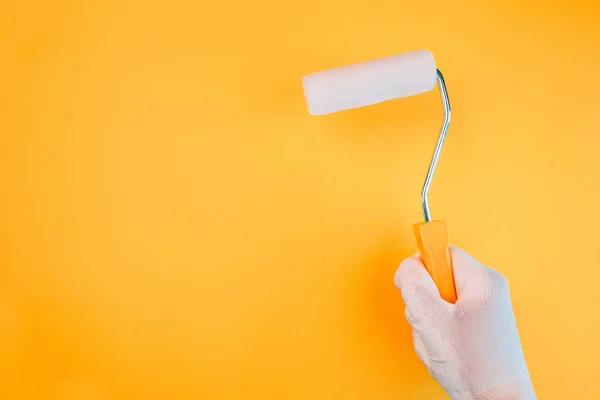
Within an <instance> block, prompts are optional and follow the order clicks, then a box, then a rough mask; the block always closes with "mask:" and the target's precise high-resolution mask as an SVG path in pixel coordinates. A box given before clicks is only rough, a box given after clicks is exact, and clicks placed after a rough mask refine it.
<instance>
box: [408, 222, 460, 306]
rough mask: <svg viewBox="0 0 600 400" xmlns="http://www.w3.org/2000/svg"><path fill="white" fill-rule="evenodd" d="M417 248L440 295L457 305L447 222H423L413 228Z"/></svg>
mask: <svg viewBox="0 0 600 400" xmlns="http://www.w3.org/2000/svg"><path fill="white" fill-rule="evenodd" d="M413 229H414V233H415V238H416V239H417V246H418V247H419V251H420V252H421V259H422V260H423V263H424V264H425V268H427V271H428V272H429V274H430V275H431V277H432V278H433V281H434V282H435V284H436V286H437V288H438V290H439V291H440V295H441V296H442V298H443V299H444V300H446V301H447V302H449V303H452V304H454V303H456V299H457V294H456V285H455V283H454V271H453V269H452V258H451V256H450V249H449V247H448V245H449V241H448V226H447V224H446V221H430V222H421V223H418V224H415V225H414V226H413Z"/></svg>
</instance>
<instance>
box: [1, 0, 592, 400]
mask: <svg viewBox="0 0 600 400" xmlns="http://www.w3.org/2000/svg"><path fill="white" fill-rule="evenodd" d="M555 3H557V2H547V1H522V0H519V1H518V0H512V1H499V0H498V1H484V2H479V1H441V0H440V1H428V2H427V1H426V2H419V1H398V0H394V1H387V0H375V1H347V0H344V1H342V0H330V1H323V0H306V1H303V2H286V1H275V0H257V1H252V2H251V1H237V2H216V1H215V2H207V1H202V0H201V1H191V0H190V1H181V0H169V1H151V2H148V1H136V0H110V1H102V2H86V1H75V0H55V1H43V0H39V1H34V0H4V1H3V2H2V3H1V5H0V182H1V183H0V187H1V188H2V192H1V193H0V194H1V196H0V240H1V241H0V263H1V269H0V398H2V399H7V400H12V399H42V400H46V399H48V400H76V399H77V400H108V399H119V400H120V399H211V400H212V399H251V400H254V399H256V400H258V399H372V400H376V399H382V400H383V399H386V400H387V399H392V398H402V399H438V398H439V399H443V398H446V397H445V395H444V393H443V391H442V390H441V389H440V388H439V387H438V385H437V384H436V383H435V382H434V381H433V380H432V378H430V377H429V376H428V374H427V371H426V370H425V368H424V367H423V366H422V365H421V363H420V362H419V360H418V359H417V357H416V355H415V354H414V351H413V348H412V340H411V336H410V330H409V328H408V325H407V323H406V322H405V320H404V315H403V304H402V302H401V298H400V295H399V294H398V292H397V291H396V289H395V288H394V286H393V278H392V277H393V273H394V271H395V269H396V266H397V265H398V264H399V262H400V261H401V259H402V258H403V257H406V256H408V255H410V254H412V253H413V252H415V250H416V246H415V243H414V238H413V237H412V231H411V225H412V224H413V223H414V222H417V221H419V220H420V219H421V210H420V208H419V207H420V204H419V192H420V189H421V184H422V180H423V177H424V174H425V170H426V167H427V164H428V162H429V157H430V155H431V152H432V150H433V145H434V142H435V137H436V135H437V132H438V128H439V125H440V122H441V117H442V114H441V104H440V101H439V95H438V93H437V92H435V91H433V92H431V93H428V94H425V95H422V96H416V97H413V98H408V99H403V100H399V101H394V102H388V103H385V104H381V105H378V106H373V107H369V108H364V109H360V110H355V111H349V112H343V113H338V114H333V115H328V116H325V117H311V116H309V115H308V113H307V110H306V106H305V104H304V100H303V95H302V88H301V81H300V78H301V77H302V76H303V75H304V74H307V73H310V72H315V71H319V70H322V69H326V68H330V67H335V66H340V65H345V64H349V63H354V62H357V61H363V60H368V59H372V58H377V57H381V56H385V55H390V54H395V53H398V52H403V51H407V50H412V49H418V48H427V49H429V50H431V51H432V52H433V53H434V55H435V56H436V59H437V61H438V66H439V68H440V69H441V70H442V71H443V72H444V74H445V77H446V81H447V84H448V89H449V93H450V97H451V101H452V106H453V121H452V124H451V127H450V132H449V136H448V140H447V146H446V147H445V149H444V153H443V155H442V159H441V161H440V165H439V170H438V173H437V174H436V179H435V180H434V184H433V191H432V194H431V205H432V211H433V214H434V217H436V218H444V219H447V220H449V223H450V230H451V235H452V241H453V243H455V244H457V245H459V246H461V247H463V248H465V249H467V250H468V251H469V252H471V253H472V254H474V255H475V256H476V257H478V258H479V259H480V260H482V261H484V262H486V263H488V264H490V265H491V266H493V267H495V268H497V269H499V270H501V271H502V272H503V273H504V274H505V275H507V277H508V278H509V280H510V282H511V285H512V293H513V299H514V306H515V310H516V313H517V318H518V322H519V326H520V330H521V335H522V341H523V346H524V348H525V352H526V355H527V359H528V363H529V366H530V370H531V374H532V378H533V380H534V384H535V386H536V388H537V391H538V395H539V397H540V398H542V399H564V398H572V399H583V398H586V399H592V398H600V387H599V386H598V384H597V379H596V375H597V372H598V371H597V363H596V362H595V360H597V359H598V358H600V342H599V341H598V337H599V336H600V317H599V316H598V308H597V305H598V302H599V301H600V295H599V291H598V290H597V282H598V280H599V279H600V272H599V270H600V246H599V245H598V240H599V239H598V238H599V235H598V232H597V231H596V230H595V228H594V227H598V226H600V211H599V210H598V207H597V206H598V204H599V203H600V156H599V148H600V122H599V121H600V119H599V118H598V112H599V110H600V100H599V97H598V93H599V92H600V78H599V77H598V73H597V71H598V66H599V65H600V51H598V50H599V46H600V45H599V43H600V27H599V25H598V18H599V16H600V12H599V11H600V6H598V5H593V3H594V2H592V1H588V2H583V1H573V2H566V1H565V2H563V3H564V4H562V5H561V4H555Z"/></svg>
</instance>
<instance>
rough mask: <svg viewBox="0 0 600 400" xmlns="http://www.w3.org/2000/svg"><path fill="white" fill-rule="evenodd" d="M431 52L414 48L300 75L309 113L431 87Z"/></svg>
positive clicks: (433, 72) (433, 78)
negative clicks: (392, 54)
mask: <svg viewBox="0 0 600 400" xmlns="http://www.w3.org/2000/svg"><path fill="white" fill-rule="evenodd" d="M436 78H437V70H436V66H435V60H434V58H433V55H432V54H431V53H430V52H429V51H427V50H415V51H411V52H408V53H403V54H398V55H394V56H390V57H385V58H380V59H377V60H371V61H366V62H362V63H358V64H353V65H347V66H345V67H340V68H334V69H330V70H326V71H321V72H317V73H314V74H310V75H306V76H305V77H303V78H302V85H303V86H304V96H305V97H306V103H307V104H308V111H309V113H310V114H315V115H321V114H328V113H332V112H336V111H341V110H346V109H349V108H357V107H363V106H366V105H369V104H375V103H380V102H383V101H387V100H392V99H396V98H398V97H406V96H412V95H415V94H419V93H423V92H427V91H429V90H431V89H433V88H434V87H435V83H436Z"/></svg>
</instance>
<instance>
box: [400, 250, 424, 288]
mask: <svg viewBox="0 0 600 400" xmlns="http://www.w3.org/2000/svg"><path fill="white" fill-rule="evenodd" d="M394 283H395V284H396V287H397V288H398V289H400V290H401V291H405V290H406V289H407V288H409V287H412V288H414V287H416V286H417V285H422V286H429V285H432V284H433V280H432V279H431V276H430V275H429V273H428V272H427V270H426V269H425V265H424V264H423V262H422V261H421V259H420V258H418V257H416V256H412V257H409V258H406V259H405V260H404V261H402V263H401V264H400V266H399V267H398V269H397V270H396V274H395V275H394Z"/></svg>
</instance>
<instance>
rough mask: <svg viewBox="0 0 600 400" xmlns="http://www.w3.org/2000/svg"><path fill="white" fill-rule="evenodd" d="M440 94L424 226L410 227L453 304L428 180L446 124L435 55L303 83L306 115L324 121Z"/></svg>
mask: <svg viewBox="0 0 600 400" xmlns="http://www.w3.org/2000/svg"><path fill="white" fill-rule="evenodd" d="M436 83H437V86H438V88H439V90H440V94H441V97H442V104H443V109H444V119H443V122H442V128H441V130H440V133H439V136H438V139H437V143H436V145H435V150H434V152H433V156H432V158H431V163H430V164H429V169H428V170H427V175H426V177H425V183H424V184H423V189H422V191H421V206H422V207H423V214H424V217H425V218H424V219H425V220H424V222H420V223H417V224H415V225H413V230H414V234H415V238H416V241H417V246H418V248H419V250H420V253H421V259H422V260H423V263H424V264H425V267H426V268H427V271H428V272H429V274H430V275H431V277H432V278H433V280H434V281H435V283H436V286H437V287H438V289H439V291H440V295H441V297H442V298H443V299H444V300H446V301H448V302H450V303H455V302H456V297H457V296H456V286H455V283H454V273H453V270H452V259H451V257H450V250H449V247H448V245H449V241H448V227H447V223H446V221H443V220H432V218H431V212H430V209H429V200H428V194H429V189H430V187H431V180H432V179H433V174H434V172H435V168H436V166H437V163H438V159H439V157H440V153H441V151H442V147H443V145H444V140H445V139H446V133H447V132H448V126H449V124H450V100H449V98H448V92H447V90H446V84H445V82H444V77H443V75H442V73H441V72H440V71H439V70H438V69H437V68H436V64H435V59H434V57H433V55H432V54H431V53H430V52H429V51H427V50H415V51H410V52H407V53H403V54H397V55H393V56H389V57H383V58H380V59H377V60H372V61H366V62H361V63H357V64H353V65H347V66H344V67H339V68H334V69H329V70H325V71H321V72H317V73H313V74H310V75H306V76H304V77H303V78H302V85H303V88H304V96H305V98H306V103H307V105H308V111H309V113H310V114H312V115H323V114H329V113H333V112H337V111H342V110H347V109H353V108H358V107H363V106H367V105H371V104H376V103H381V102H384V101H388V100H393V99H397V98H400V97H407V96H413V95H416V94H420V93H424V92H428V91H430V90H432V89H433V88H434V87H435V86H436Z"/></svg>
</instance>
